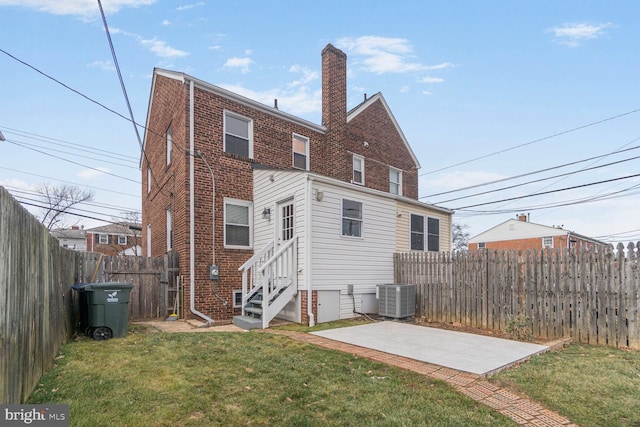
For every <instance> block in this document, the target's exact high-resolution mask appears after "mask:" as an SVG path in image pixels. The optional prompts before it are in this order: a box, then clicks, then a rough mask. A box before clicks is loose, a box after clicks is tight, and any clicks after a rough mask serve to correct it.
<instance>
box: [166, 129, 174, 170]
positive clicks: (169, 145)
mask: <svg viewBox="0 0 640 427" xmlns="http://www.w3.org/2000/svg"><path fill="white" fill-rule="evenodd" d="M171 150H173V134H172V131H171V126H169V129H167V165H169V164H171Z"/></svg>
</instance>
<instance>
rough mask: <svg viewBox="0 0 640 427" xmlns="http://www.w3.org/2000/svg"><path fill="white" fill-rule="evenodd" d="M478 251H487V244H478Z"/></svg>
mask: <svg viewBox="0 0 640 427" xmlns="http://www.w3.org/2000/svg"><path fill="white" fill-rule="evenodd" d="M478 249H487V244H486V243H485V242H480V243H478Z"/></svg>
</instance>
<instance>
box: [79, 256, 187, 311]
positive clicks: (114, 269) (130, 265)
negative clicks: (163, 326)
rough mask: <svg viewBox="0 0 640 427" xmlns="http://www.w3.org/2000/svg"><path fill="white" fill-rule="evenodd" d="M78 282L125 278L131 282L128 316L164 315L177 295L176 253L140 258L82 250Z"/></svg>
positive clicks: (121, 279)
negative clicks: (80, 279) (80, 276)
mask: <svg viewBox="0 0 640 427" xmlns="http://www.w3.org/2000/svg"><path fill="white" fill-rule="evenodd" d="M79 268H80V270H81V271H82V272H83V275H82V277H83V280H82V283H105V282H126V283H131V284H132V285H133V289H131V296H130V299H129V319H132V320H133V319H152V318H166V317H167V315H168V314H170V312H171V311H173V309H174V303H175V298H176V295H177V277H178V270H179V269H178V254H177V252H170V253H168V254H165V255H164V256H160V257H155V258H144V257H137V256H103V255H101V254H98V253H95V252H91V253H84V256H83V257H82V264H81V265H80V267H79Z"/></svg>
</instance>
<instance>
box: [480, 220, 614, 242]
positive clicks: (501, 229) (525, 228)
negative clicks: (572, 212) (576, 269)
mask: <svg viewBox="0 0 640 427" xmlns="http://www.w3.org/2000/svg"><path fill="white" fill-rule="evenodd" d="M468 246H469V250H470V251H475V250H478V249H498V250H500V249H515V250H525V249H543V248H576V247H577V248H588V249H592V248H595V247H598V246H607V243H604V242H601V241H599V240H596V239H593V238H591V237H587V236H583V235H581V234H578V233H575V232H573V231H569V230H565V229H564V228H562V227H549V226H547V225H541V224H534V223H532V222H529V218H528V216H527V215H518V219H510V220H508V221H505V222H503V223H502V224H498V225H496V226H495V227H493V228H491V229H489V230H487V231H485V232H484V233H480V234H478V235H477V236H475V237H472V238H471V239H469V243H468Z"/></svg>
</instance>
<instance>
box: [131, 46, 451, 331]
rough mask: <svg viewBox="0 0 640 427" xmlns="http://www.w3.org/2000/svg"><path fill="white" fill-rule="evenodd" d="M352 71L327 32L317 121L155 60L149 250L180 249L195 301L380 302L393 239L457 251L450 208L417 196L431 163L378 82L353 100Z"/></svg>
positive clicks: (145, 175)
mask: <svg viewBox="0 0 640 427" xmlns="http://www.w3.org/2000/svg"><path fill="white" fill-rule="evenodd" d="M346 75H347V72H346V55H345V54H344V53H343V52H342V51H340V50H339V49H336V48H335V47H333V46H332V45H328V46H327V47H326V48H325V49H324V50H323V52H322V125H317V124H314V123H311V122H309V121H306V120H303V119H301V118H298V117H295V116H293V115H290V114H287V113H285V112H282V111H280V110H278V109H277V106H274V107H269V106H266V105H264V104H260V103H258V102H256V101H253V100H250V99H248V98H245V97H243V96H240V95H238V94H235V93H232V92H229V91H227V90H225V89H222V88H220V87H217V86H214V85H211V84H209V83H206V82H204V81H202V80H198V79H196V78H193V77H191V76H188V75H186V74H183V73H178V72H173V71H167V70H160V69H155V70H154V73H153V81H152V87H151V96H150V101H149V111H148V115H147V122H146V133H145V139H144V152H143V156H142V158H141V169H142V190H143V198H142V199H143V200H142V218H143V227H142V229H143V230H142V231H143V238H142V246H143V253H144V255H145V256H158V255H162V254H164V253H166V252H167V251H176V252H178V254H179V257H180V274H181V275H182V276H183V278H184V281H183V283H184V295H185V296H184V301H185V302H186V303H185V309H187V307H186V305H187V304H188V305H189V308H188V309H187V311H190V313H192V314H194V315H196V316H198V317H200V318H202V319H204V320H206V321H207V322H217V323H229V322H230V321H231V320H232V319H233V320H234V323H236V324H239V325H240V326H243V327H247V328H252V327H268V325H269V322H270V321H271V320H272V319H273V317H274V316H276V315H278V316H279V317H282V318H285V319H289V320H292V321H295V322H304V323H307V322H309V323H314V322H325V321H331V320H337V319H343V318H350V317H354V316H356V314H355V311H358V312H377V303H376V296H375V295H376V285H377V284H384V283H390V282H393V280H394V274H393V254H394V253H395V252H397V251H410V250H416V251H427V250H430V251H449V250H450V242H451V215H452V211H450V210H447V209H444V208H440V207H437V206H433V205H428V204H425V203H421V202H419V201H418V200H417V199H418V169H419V167H420V164H419V163H418V160H417V159H416V157H415V155H414V153H413V151H412V150H411V148H410V146H409V144H408V142H407V140H406V139H405V137H404V135H403V133H402V130H401V129H400V127H399V126H398V123H397V122H396V120H395V118H394V117H393V114H392V113H391V111H390V109H389V107H388V105H387V103H386V101H385V99H384V98H383V96H382V95H381V94H380V93H378V94H376V95H374V96H372V97H370V98H365V100H364V101H363V102H362V103H361V104H360V105H358V106H357V107H355V108H354V109H352V110H351V111H347V107H346V106H347V86H346ZM276 105H277V104H276ZM309 296H310V297H309ZM190 315H191V314H190ZM234 316H235V317H234Z"/></svg>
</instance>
